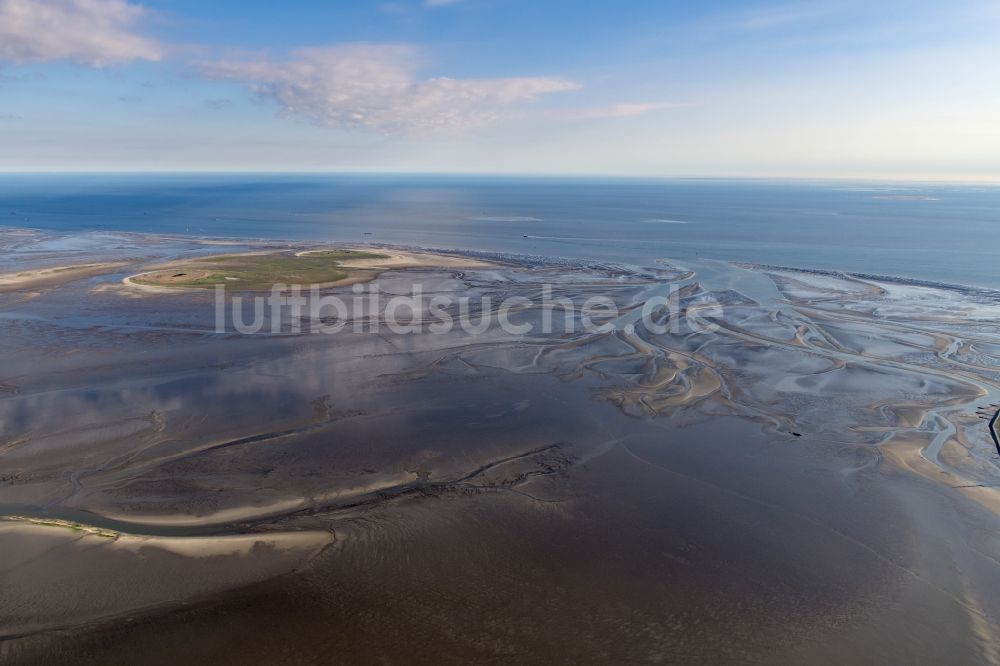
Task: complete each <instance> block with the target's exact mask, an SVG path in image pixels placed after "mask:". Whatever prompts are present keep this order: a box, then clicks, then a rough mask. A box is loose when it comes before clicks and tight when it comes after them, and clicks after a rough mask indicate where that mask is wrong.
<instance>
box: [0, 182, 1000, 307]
mask: <svg viewBox="0 0 1000 666" xmlns="http://www.w3.org/2000/svg"><path fill="white" fill-rule="evenodd" d="M0 225H2V226H10V227H29V228H36V229H44V230H51V231H61V232H77V231H86V230H105V231H109V230H110V231H129V232H143V233H163V234H185V235H196V236H209V237H240V238H255V239H256V238H267V239H288V240H331V241H351V242H373V243H390V244H399V245H410V246H420V247H429V248H447V249H461V250H482V251H489V252H501V253H512V254H522V255H537V256H546V257H565V258H569V259H581V260H588V261H591V260H593V261H608V262H617V263H626V264H636V265H642V266H649V265H652V264H653V263H654V262H655V261H656V260H657V259H675V260H681V261H682V260H683V259H685V258H699V259H722V260H735V261H741V262H752V263H762V264H774V265H781V266H791V267H798V268H808V269H821V270H837V271H849V272H858V273H866V274H877V275H888V276H898V277H904V278H913V279H919V280H927V281H933V282H942V283H948V284H961V285H974V286H981V287H989V288H997V289H1000V186H985V185H940V184H886V183H858V182H787V181H764V180H761V181H751V180H742V181H737V180H652V179H650V180H626V179H582V178H574V179H569V178H521V177H485V176H483V177H471V176H402V175H393V176H388V175H386V176H372V175H256V174H255V175H247V174H210V175H204V174H156V175H149V174H143V175H112V174H108V175H69V174H57V175H36V174H30V175H29V174H23V175H9V174H7V175H0Z"/></svg>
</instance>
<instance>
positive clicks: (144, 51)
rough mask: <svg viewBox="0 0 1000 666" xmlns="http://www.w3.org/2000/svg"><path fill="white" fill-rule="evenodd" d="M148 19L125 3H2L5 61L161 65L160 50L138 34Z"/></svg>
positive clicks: (0, 55) (1, 55) (0, 49)
mask: <svg viewBox="0 0 1000 666" xmlns="http://www.w3.org/2000/svg"><path fill="white" fill-rule="evenodd" d="M145 13H146V10H145V9H144V8H143V7H141V6H139V5H132V4H129V3H128V2H126V1H125V0H0V60H7V61H12V62H15V63H27V62H48V61H51V60H70V61H73V62H77V63H80V64H83V65H88V66H91V67H105V66H107V65H113V64H118V63H124V62H128V61H131V60H159V59H160V57H161V49H160V46H159V45H158V44H157V43H156V42H155V41H154V40H152V39H149V38H147V37H143V36H142V35H140V34H138V33H136V32H134V28H135V26H136V24H137V23H138V22H139V20H140V19H141V18H142V17H143V15H144V14H145Z"/></svg>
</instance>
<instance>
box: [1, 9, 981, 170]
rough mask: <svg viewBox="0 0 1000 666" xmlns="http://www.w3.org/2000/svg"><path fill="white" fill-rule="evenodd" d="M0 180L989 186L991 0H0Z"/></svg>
mask: <svg viewBox="0 0 1000 666" xmlns="http://www.w3.org/2000/svg"><path fill="white" fill-rule="evenodd" d="M0 170H2V171H191V170H193V171H338V172H340V171H357V172H406V173H412V172H430V173H517V174H566V175H578V174H579V175H582V174H592V175H627V176H632V175H635V176H679V177H794V178H885V179H934V180H958V181H963V180H969V181H979V180H988V181H1000V2H997V0H955V1H954V2H949V3H943V2H939V1H933V2H931V1H925V0H906V1H903V0H878V1H875V2H873V1H872V0H811V1H808V2H799V1H796V0H782V1H746V2H736V1H725V0H720V1H714V2H713V1H708V0H706V1H705V2H691V1H690V0H685V1H683V2H675V1H673V0H657V1H646V0H636V1H633V2H628V1H623V2H615V3H611V2H602V1H599V0H592V1H584V0H575V1H569V0H548V1H547V0H388V1H374V2H365V1H357V2H347V1H335V2H330V1H322V2H321V1H319V0H314V1H306V0H283V1H282V2H273V1H272V0H240V1H236V0H213V1H212V2H205V1H204V0H199V1H196V0H149V1H148V2H145V3H142V4H140V3H138V2H131V1H130V0H0Z"/></svg>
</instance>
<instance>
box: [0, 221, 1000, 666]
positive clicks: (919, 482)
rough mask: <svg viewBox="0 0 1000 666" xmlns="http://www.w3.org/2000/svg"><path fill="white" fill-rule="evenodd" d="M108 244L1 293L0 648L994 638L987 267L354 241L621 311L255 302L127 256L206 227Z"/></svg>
mask: <svg viewBox="0 0 1000 666" xmlns="http://www.w3.org/2000/svg"><path fill="white" fill-rule="evenodd" d="M19 243H22V246H23V243H24V241H23V240H20V241H19ZM122 247H123V248H124V249H121V250H114V251H112V250H108V251H95V252H94V253H93V255H94V256H92V257H88V258H87V259H86V261H87V262H88V263H90V264H101V265H106V266H110V267H109V268H107V269H106V270H103V271H100V272H99V273H95V274H93V275H88V276H86V277H80V279H75V280H72V281H60V282H59V283H57V284H48V285H46V286H39V285H35V286H34V287H32V288H31V290H30V292H31V293H30V298H29V297H26V296H27V295H28V294H27V291H18V290H14V291H10V292H6V293H3V294H0V327H2V333H0V359H2V363H0V367H2V374H0V385H2V389H0V391H2V392H0V424H2V440H0V515H3V516H6V518H4V519H3V520H2V521H0V589H2V590H3V598H4V604H3V605H2V607H0V659H2V660H3V661H5V662H9V663H20V662H37V663H66V662H67V661H72V662H74V663H106V662H108V661H131V660H136V659H140V658H141V659H143V660H144V662H146V663H149V662H153V663H176V662H177V661H181V660H192V659H198V660H211V661H212V662H217V663H234V664H235V663H246V661H247V660H248V659H253V660H256V661H261V660H265V661H295V662H308V661H321V662H326V663H359V662H361V663H368V662H376V661H378V662H390V663H391V662H396V663H399V662H406V663H431V662H434V663H441V662H445V663H467V662H469V661H471V660H476V661H481V662H486V663H509V662H511V661H516V662H522V663H607V662H618V663H636V662H646V661H651V662H656V661H667V662H677V661H683V662H685V663H719V662H767V663H803V662H809V663H829V664H835V663H844V662H846V661H851V662H857V663H885V662H887V661H890V662H894V663H901V662H906V663H916V664H923V663H926V664H932V663H933V664H939V663H945V662H963V663H993V662H995V661H996V660H997V659H998V657H1000V640H998V637H1000V633H998V624H997V622H998V618H1000V602H998V601H997V599H1000V596H998V595H997V592H998V591H1000V573H998V569H997V566H996V560H995V558H994V557H993V553H995V552H997V548H998V546H1000V543H998V541H997V538H996V536H995V535H996V534H1000V513H998V512H1000V501H998V494H997V491H996V489H995V488H994V487H993V484H992V479H993V478H994V477H995V474H996V456H997V454H996V450H995V447H994V446H993V443H992V441H991V438H990V434H989V430H988V426H987V424H986V422H984V420H983V419H980V418H978V416H977V413H976V410H977V409H979V408H980V407H982V406H983V405H984V404H989V403H992V402H995V401H996V395H997V391H998V388H997V387H998V385H1000V371H998V369H997V367H996V363H995V359H996V358H998V357H1000V307H998V306H997V302H996V301H995V300H991V298H993V297H992V296H990V295H989V294H984V293H982V292H971V291H963V290H957V289H950V288H944V287H936V286H928V285H913V284H907V283H902V282H891V281H889V282H887V281H879V280H877V279H871V278H866V277H862V276H851V275H844V274H825V273H816V272H806V271H792V270H787V269H780V268H774V267H761V266H737V265H733V264H727V263H722V262H707V261H705V262H688V263H685V264H684V265H677V264H675V263H671V262H670V261H669V258H664V261H663V262H661V263H658V264H657V266H656V267H655V268H650V269H641V268H634V267H622V266H614V265H593V264H591V265H587V266H583V265H580V266H571V265H566V264H560V265H553V264H548V263H545V262H542V261H538V260H530V261H529V260H527V259H524V258H518V257H504V258H501V260H494V261H491V262H490V263H488V264H487V263H486V262H482V261H481V260H479V259H478V258H477V257H461V256H455V257H453V258H452V259H453V261H454V263H447V262H443V261H442V260H440V259H432V258H424V259H421V257H420V254H421V253H419V252H414V251H412V250H405V249H399V248H380V247H371V248H351V249H352V250H356V251H359V252H360V251H364V252H370V253H373V254H380V255H384V256H385V257H386V258H375V257H364V258H361V257H357V262H355V261H353V260H346V259H343V257H341V258H338V259H337V261H338V262H341V266H343V267H345V269H347V268H350V269H355V270H377V275H376V276H373V277H372V281H371V282H370V284H369V285H368V287H369V289H371V288H373V287H375V286H377V287H378V290H379V291H380V292H381V293H384V294H388V295H393V296H394V295H401V294H410V293H413V291H414V288H415V287H416V286H417V285H419V286H420V287H421V289H422V290H423V292H424V293H426V294H433V295H437V296H448V297H451V298H453V299H455V300H456V302H457V301H458V299H461V298H468V299H475V301H476V302H477V303H482V304H484V305H483V306H482V307H481V308H479V309H477V310H476V313H477V317H482V316H483V315H485V314H487V313H490V312H493V311H495V310H497V303H499V302H500V301H501V300H502V299H510V298H512V297H518V300H517V307H516V308H511V310H510V312H508V316H509V318H510V319H511V321H512V322H513V323H516V324H525V325H530V324H538V323H539V322H541V321H543V320H544V319H545V317H546V316H548V315H547V314H546V313H548V314H551V310H552V305H551V303H547V302H545V301H544V299H545V298H546V297H547V296H548V295H551V296H552V297H553V298H561V299H565V301H568V302H570V303H580V302H583V301H585V300H586V299H588V298H591V297H593V296H594V295H601V296H603V297H605V298H606V299H608V301H610V302H611V303H613V304H614V305H615V306H616V310H617V312H616V314H615V315H613V316H612V315H609V314H607V312H606V310H602V312H604V316H603V319H602V318H601V315H600V313H595V312H586V311H584V310H581V311H578V312H576V313H575V314H574V317H575V318H576V320H578V319H579V318H580V317H582V316H583V314H585V313H586V314H587V316H589V317H590V318H592V319H597V320H598V321H599V322H603V323H604V324H607V326H604V327H603V328H601V329H600V330H599V331H594V330H586V329H585V328H584V327H582V326H579V325H578V324H579V321H576V320H575V321H573V322H570V323H572V324H574V325H573V326H572V327H571V330H570V327H567V326H565V325H562V326H560V327H558V328H557V329H556V330H553V331H550V332H544V331H541V328H540V327H539V326H534V327H530V328H531V329H532V330H531V332H529V333H517V332H512V331H511V330H510V327H503V326H500V325H495V324H494V325H489V326H486V327H484V328H482V330H476V331H475V332H473V333H470V332H469V330H466V329H465V328H463V327H460V326H456V327H453V328H452V329H450V330H448V331H442V330H440V329H434V330H432V329H431V328H430V325H429V324H426V323H424V324H418V325H416V326H411V328H410V329H409V330H408V331H407V332H397V331H396V330H394V329H393V327H391V326H389V324H390V323H391V322H389V321H384V320H380V315H379V312H378V311H376V310H372V309H365V310H363V311H361V312H354V311H349V312H348V313H347V314H346V316H345V317H346V320H345V321H344V322H343V323H344V324H345V326H344V327H343V329H342V330H340V331H339V332H338V333H336V334H335V335H323V334H320V333H319V332H317V331H316V330H315V329H313V328H310V327H309V326H308V325H306V326H303V327H301V328H300V329H298V330H297V331H296V330H293V329H292V328H291V327H290V324H291V322H289V321H279V322H277V324H278V326H276V327H272V326H265V327H263V331H262V332H261V333H259V334H252V335H250V334H247V335H244V334H240V333H238V332H237V331H235V330H233V329H232V328H231V327H229V326H228V325H227V327H226V328H225V330H223V331H222V332H219V331H217V329H216V325H217V319H216V316H215V314H216V313H215V311H214V309H213V306H214V300H213V294H212V293H211V290H204V289H201V290H172V291H171V290H167V291H164V292H163V293H152V292H149V293H146V294H144V296H143V297H142V298H129V297H128V293H127V288H126V289H124V290H123V289H121V288H120V287H122V285H121V281H122V280H123V279H124V278H125V277H127V276H130V275H137V274H142V273H143V272H148V271H149V270H152V269H151V266H156V265H160V264H162V263H165V262H166V261H167V260H168V259H169V260H170V261H180V262H188V265H196V261H195V260H196V259H197V258H198V257H202V256H206V255H208V253H209V252H218V249H217V247H210V246H205V245H203V244H201V243H200V242H199V241H197V239H180V238H161V237H143V238H141V239H135V238H132V239H131V240H130V242H129V243H123V244H122ZM274 250H275V248H274V247H267V246H266V244H256V245H255V244H253V243H243V244H242V245H235V246H234V247H233V248H231V251H232V253H238V254H244V253H255V252H271V251H274ZM327 251H330V248H328V247H320V246H309V245H303V246H301V247H298V246H296V247H291V248H286V247H283V248H281V249H280V252H282V253H287V254H282V256H289V257H295V256H296V255H297V254H300V255H301V257H300V258H306V257H309V256H310V254H309V253H311V252H312V253H316V252H320V253H322V252H327ZM208 256H211V255H208ZM246 256H251V255H246ZM313 256H315V255H313ZM319 256H322V255H319ZM397 256H405V259H398V260H395V261H396V263H392V262H393V261H394V257H397ZM177 257H182V258H181V259H177ZM56 259H58V258H53V260H54V261H55V260H56ZM364 262H370V264H365V263H364ZM378 262H384V263H381V264H379V263H378ZM25 290H27V287H25ZM324 293H325V294H326V295H338V294H339V295H341V296H343V297H344V298H345V299H349V298H353V297H354V296H355V294H354V292H353V291H352V290H351V288H350V287H345V286H343V285H341V286H333V287H328V288H327V290H326V291H325V292H324ZM366 293H369V292H366ZM666 295H672V297H674V298H675V300H674V301H673V302H674V304H675V306H676V307H675V308H674V309H670V308H667V307H658V308H652V309H651V314H650V316H649V317H648V318H647V319H646V320H642V321H640V320H639V319H638V313H639V312H640V311H641V310H642V309H643V306H644V304H646V303H649V302H651V301H652V300H653V299H654V298H657V297H663V296H666ZM486 297H489V298H490V299H491V300H489V301H486V300H484V299H486ZM364 303H365V304H367V303H368V300H365V301H364ZM710 304H712V307H711V308H710V307H709V305H710ZM365 307H366V308H367V307H368V305H366V306H365ZM265 312H267V313H268V314H267V316H271V315H270V313H269V311H265ZM410 314H411V315H413V314H414V313H413V312H411V313H410ZM355 320H357V321H355ZM556 321H558V322H559V323H560V324H566V322H565V321H564V320H563V317H562V315H561V314H560V316H558V317H556ZM706 322H708V323H711V324H712V326H704V325H703V324H704V323H706ZM268 323H271V322H268ZM355 323H363V324H364V326H354V325H353V324H355ZM411 323H412V322H411ZM275 331H277V332H275Z"/></svg>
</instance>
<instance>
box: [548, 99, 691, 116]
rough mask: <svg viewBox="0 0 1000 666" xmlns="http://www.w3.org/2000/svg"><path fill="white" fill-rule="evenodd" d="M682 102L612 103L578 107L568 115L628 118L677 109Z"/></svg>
mask: <svg viewBox="0 0 1000 666" xmlns="http://www.w3.org/2000/svg"><path fill="white" fill-rule="evenodd" d="M680 106H684V105H682V104H674V103H671V102H655V103H648V104H612V105H610V106H601V107H594V108H589V109H576V110H573V111H570V112H569V113H568V114H567V115H568V116H569V117H570V118H571V119H573V120H591V119H595V118H628V117H631V116H641V115H643V114H645V113H649V112H651V111H663V110H665V109H676V108H678V107H680Z"/></svg>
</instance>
